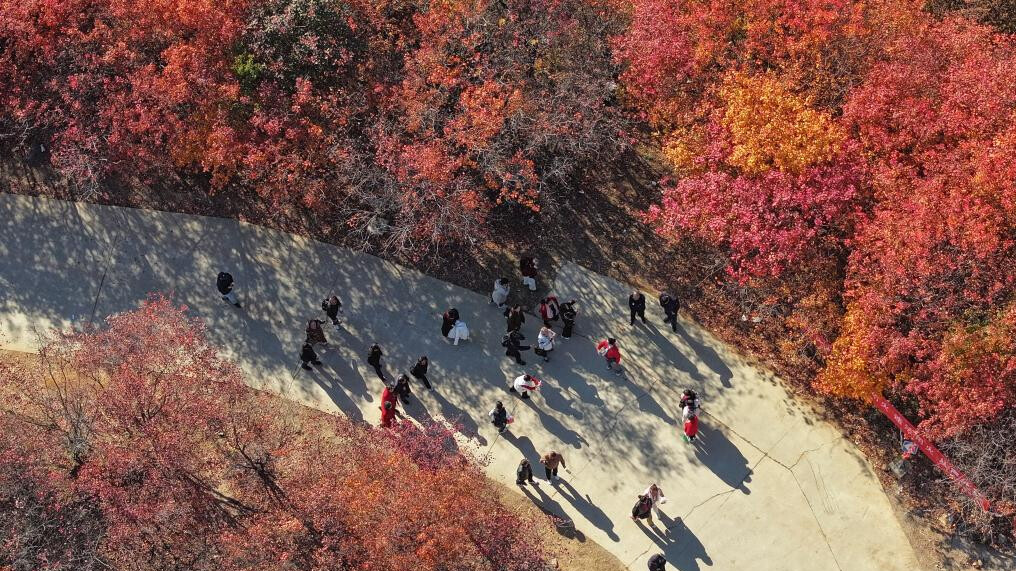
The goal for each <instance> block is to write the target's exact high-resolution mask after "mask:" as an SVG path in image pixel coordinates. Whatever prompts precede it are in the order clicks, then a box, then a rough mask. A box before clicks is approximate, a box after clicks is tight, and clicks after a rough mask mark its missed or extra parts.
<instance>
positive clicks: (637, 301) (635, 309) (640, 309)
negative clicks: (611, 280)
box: [628, 291, 646, 325]
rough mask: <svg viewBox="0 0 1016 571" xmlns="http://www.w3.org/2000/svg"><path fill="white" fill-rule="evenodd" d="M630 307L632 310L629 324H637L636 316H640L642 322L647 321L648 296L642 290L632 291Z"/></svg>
mask: <svg viewBox="0 0 1016 571" xmlns="http://www.w3.org/2000/svg"><path fill="white" fill-rule="evenodd" d="M628 309H630V310H631V320H630V322H629V325H635V316H638V317H640V318H641V319H642V323H645V322H646V296H644V295H642V292H639V291H633V292H631V295H629V296H628Z"/></svg>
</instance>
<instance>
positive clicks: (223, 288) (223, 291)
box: [215, 272, 240, 307]
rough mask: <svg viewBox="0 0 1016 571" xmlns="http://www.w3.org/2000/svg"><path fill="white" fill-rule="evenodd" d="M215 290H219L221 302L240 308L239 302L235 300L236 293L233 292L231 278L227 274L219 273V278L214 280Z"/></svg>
mask: <svg viewBox="0 0 1016 571" xmlns="http://www.w3.org/2000/svg"><path fill="white" fill-rule="evenodd" d="M215 289H217V290H219V295H221V296H222V301H226V302H229V303H232V304H233V305H235V306H237V307H240V302H239V301H237V299H236V292H235V291H233V276H232V275H230V273H229V272H219V277H218V278H216V279H215Z"/></svg>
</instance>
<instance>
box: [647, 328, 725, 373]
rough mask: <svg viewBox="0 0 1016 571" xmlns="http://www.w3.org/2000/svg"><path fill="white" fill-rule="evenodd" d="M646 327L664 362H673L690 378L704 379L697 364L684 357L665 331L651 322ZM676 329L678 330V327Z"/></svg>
mask: <svg viewBox="0 0 1016 571" xmlns="http://www.w3.org/2000/svg"><path fill="white" fill-rule="evenodd" d="M648 327H649V330H650V333H651V334H650V336H649V337H650V339H652V340H653V343H654V344H655V345H656V348H657V349H658V350H659V351H660V354H662V355H663V357H664V359H665V360H666V361H665V362H668V363H673V365H674V366H675V367H677V369H678V370H679V371H683V372H685V373H688V375H689V376H690V377H691V378H692V379H695V380H698V381H704V380H705V378H703V376H702V373H701V372H699V368H698V366H697V365H696V364H695V363H694V362H692V360H691V359H689V358H688V357H685V355H684V353H682V352H681V350H680V349H679V348H678V347H677V346H676V345H674V344H673V343H672V342H671V341H670V340H669V339H667V336H666V333H664V332H663V331H660V330H659V329H657V327H656V325H653V324H652V323H650V324H649V326H648ZM678 329H679V330H680V328H678ZM686 339H687V338H686ZM693 350H694V349H693ZM696 355H698V351H696ZM714 355H715V352H714ZM699 358H700V359H701V356H699ZM707 364H708V363H707ZM728 371H729V369H728Z"/></svg>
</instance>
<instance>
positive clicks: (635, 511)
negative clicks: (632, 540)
mask: <svg viewBox="0 0 1016 571" xmlns="http://www.w3.org/2000/svg"><path fill="white" fill-rule="evenodd" d="M652 508H653V501H652V500H650V499H649V497H648V496H639V499H638V501H637V502H635V507H633V508H632V509H631V517H634V518H639V519H643V518H645V517H646V515H647V514H649V510H651V509H652Z"/></svg>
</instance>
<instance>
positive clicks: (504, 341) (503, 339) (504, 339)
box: [501, 333, 511, 347]
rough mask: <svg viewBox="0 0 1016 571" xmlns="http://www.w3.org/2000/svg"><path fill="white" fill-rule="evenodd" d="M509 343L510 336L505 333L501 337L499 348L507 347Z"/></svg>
mask: <svg viewBox="0 0 1016 571" xmlns="http://www.w3.org/2000/svg"><path fill="white" fill-rule="evenodd" d="M509 341H511V334H509V333H505V334H504V336H503V337H501V346H502V347H507V346H508V342H509Z"/></svg>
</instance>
